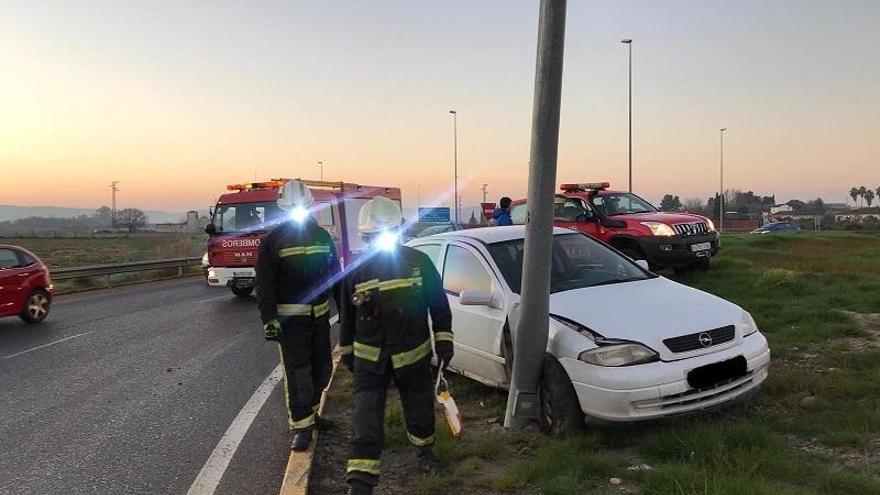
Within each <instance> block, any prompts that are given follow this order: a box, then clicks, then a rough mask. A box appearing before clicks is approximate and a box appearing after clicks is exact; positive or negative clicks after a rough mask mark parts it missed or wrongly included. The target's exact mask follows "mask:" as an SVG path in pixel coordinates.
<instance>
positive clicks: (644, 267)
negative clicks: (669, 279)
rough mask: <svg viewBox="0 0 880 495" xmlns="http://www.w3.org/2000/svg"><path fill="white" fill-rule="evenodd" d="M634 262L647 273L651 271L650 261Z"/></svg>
mask: <svg viewBox="0 0 880 495" xmlns="http://www.w3.org/2000/svg"><path fill="white" fill-rule="evenodd" d="M634 261H635V262H636V264H637V265H639V266H640V267H642V269H643V270H647V271H650V270H651V266H650V265H649V264H648V260H634Z"/></svg>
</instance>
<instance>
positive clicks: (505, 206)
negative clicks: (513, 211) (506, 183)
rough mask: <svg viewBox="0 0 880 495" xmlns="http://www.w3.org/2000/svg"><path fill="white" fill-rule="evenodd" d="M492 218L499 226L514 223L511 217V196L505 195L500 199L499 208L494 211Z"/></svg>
mask: <svg viewBox="0 0 880 495" xmlns="http://www.w3.org/2000/svg"><path fill="white" fill-rule="evenodd" d="M492 220H494V221H495V225H498V226H504V225H513V220H511V219H510V198H508V197H507V196H505V197H503V198H501V200H500V201H498V208H495V211H493V212H492Z"/></svg>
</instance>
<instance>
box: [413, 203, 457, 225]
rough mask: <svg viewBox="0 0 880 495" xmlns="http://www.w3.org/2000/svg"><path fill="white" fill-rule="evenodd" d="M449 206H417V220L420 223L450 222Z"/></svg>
mask: <svg viewBox="0 0 880 495" xmlns="http://www.w3.org/2000/svg"><path fill="white" fill-rule="evenodd" d="M450 218H451V217H450V214H449V208H448V207H445V206H427V207H419V222H422V223H449V222H451V219H450Z"/></svg>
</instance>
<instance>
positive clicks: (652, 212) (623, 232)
mask: <svg viewBox="0 0 880 495" xmlns="http://www.w3.org/2000/svg"><path fill="white" fill-rule="evenodd" d="M608 188H609V184H608V183H607V182H594V183H586V184H562V186H561V189H562V192H561V193H560V194H558V195H557V196H556V205H555V208H554V215H553V216H554V219H553V221H554V224H555V225H556V226H558V227H567V228H570V229H574V230H577V231H580V232H583V233H584V234H587V235H589V236H592V237H595V238H596V239H599V240H600V241H603V242H605V243H607V244H610V245H611V246H613V247H615V248H617V249H618V250H620V251H621V252H623V253H624V254H626V255H627V256H629V257H630V258H632V259H636V260H646V261H648V263H649V264H650V265H651V267H652V268H667V267H669V268H684V267H703V268H706V267H708V266H709V259H710V258H711V257H712V256H715V254H716V253H718V232H716V231H715V224H713V223H712V220H710V219H708V218H706V217H703V216H700V215H693V214H690V213H666V212H661V211H659V210H657V208H654V206H653V205H651V204H650V203H648V202H647V201H645V200H644V199H642V198H640V197H638V196H637V195H635V194H633V193H628V192H620V191H609V190H608ZM510 217H511V219H512V220H513V223H515V224H518V223H525V217H526V202H525V200H520V201H514V202H513V204H512V205H511V207H510Z"/></svg>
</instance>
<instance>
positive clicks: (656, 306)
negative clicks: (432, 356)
mask: <svg viewBox="0 0 880 495" xmlns="http://www.w3.org/2000/svg"><path fill="white" fill-rule="evenodd" d="M524 235H525V227H524V226H512V227H489V228H479V229H471V230H461V231H456V232H449V233H445V234H438V235H434V236H429V237H424V238H418V239H414V240H412V241H410V242H409V243H407V245H409V246H411V247H414V248H415V249H418V250H419V251H422V252H424V253H425V254H427V255H428V256H429V257H430V258H431V259H432V260H433V261H434V263H435V264H436V266H437V268H438V270H439V271H440V273H441V274H442V276H443V287H444V289H445V290H446V292H447V294H448V298H449V304H450V306H451V308H452V325H453V330H454V331H455V357H454V358H453V360H452V363H451V368H452V369H453V370H454V371H456V372H458V373H460V374H462V375H466V376H469V377H471V378H474V379H476V380H478V381H480V382H483V383H486V384H489V385H492V386H497V387H506V386H507V385H508V384H509V377H510V371H511V369H512V367H511V364H512V361H511V360H510V356H511V355H512V349H513V344H512V334H511V331H510V329H511V328H515V326H516V323H517V317H518V309H519V292H520V284H521V279H522V260H523V238H524ZM548 262H549V263H550V266H551V271H552V276H551V295H550V315H551V318H550V321H549V327H550V333H549V341H548V345H547V359H545V361H544V372H543V374H542V376H543V379H542V385H541V390H540V393H539V395H540V400H541V415H540V416H541V424H542V426H543V427H544V428H545V429H547V430H549V431H550V432H552V433H555V434H561V433H565V432H567V431H570V430H573V429H578V428H580V427H582V425H583V423H584V420H585V419H587V420H598V421H602V422H626V421H637V420H647V419H657V418H663V417H668V416H675V415H680V414H687V413H694V412H697V411H701V410H705V409H710V408H715V407H717V406H720V405H723V404H725V403H728V402H731V401H733V400H735V399H738V398H742V397H744V396H746V395H748V394H749V393H750V392H753V391H755V389H756V388H757V387H758V386H759V385H760V384H761V382H763V381H764V380H765V379H766V378H767V369H768V366H769V363H770V349H769V347H768V345H767V340H766V339H765V338H764V336H763V335H762V334H761V332H759V331H758V328H757V326H756V325H755V321H754V320H753V319H752V317H751V315H749V313H748V312H746V311H744V310H743V309H742V308H740V307H739V306H737V305H735V304H733V303H731V302H728V301H725V300H723V299H721V298H718V297H716V296H713V295H711V294H707V293H705V292H702V291H699V290H697V289H693V288H691V287H687V286H685V285H682V284H679V283H676V282H673V281H671V280H668V279H666V278H664V277H661V276H658V275H655V274H653V273H651V272H649V271H647V269H646V268H645V267H644V266H643V265H642V264H639V263H637V262H634V261H633V260H631V259H630V258H628V257H626V256H625V255H623V254H621V253H620V252H618V251H616V250H614V249H613V248H611V247H609V246H607V245H605V244H603V243H601V242H599V241H597V240H595V239H593V238H591V237H588V236H585V235H583V234H580V233H577V232H574V231H571V230H568V229H561V228H556V229H554V238H553V252H552V256H551V259H549V260H548Z"/></svg>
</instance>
